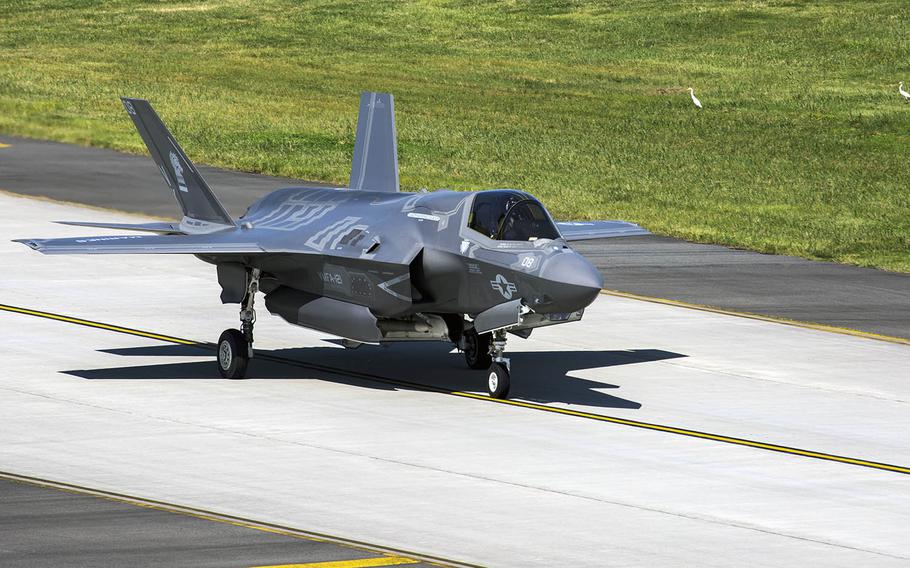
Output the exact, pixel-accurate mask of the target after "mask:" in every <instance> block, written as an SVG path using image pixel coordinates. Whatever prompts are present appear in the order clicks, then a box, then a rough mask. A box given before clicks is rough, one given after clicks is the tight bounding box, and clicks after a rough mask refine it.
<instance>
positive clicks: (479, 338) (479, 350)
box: [464, 329, 493, 369]
mask: <svg viewBox="0 0 910 568" xmlns="http://www.w3.org/2000/svg"><path fill="white" fill-rule="evenodd" d="M492 339H493V337H492V335H490V334H489V333H483V334H478V333H477V332H476V331H474V330H473V329H469V330H467V331H465V332H464V359H465V361H466V362H467V363H468V367H470V368H472V369H486V368H488V367H489V366H490V364H491V363H492V362H493V355H492V354H490V343H491V341H492Z"/></svg>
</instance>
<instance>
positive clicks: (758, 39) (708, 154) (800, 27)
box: [0, 0, 910, 271]
mask: <svg viewBox="0 0 910 568" xmlns="http://www.w3.org/2000/svg"><path fill="white" fill-rule="evenodd" d="M302 4H305V5H302ZM908 30H910V10H908V9H907V4H906V2H905V1H903V0H902V1H896V2H875V3H872V2H864V1H849V2H795V1H779V2H775V1H768V2H758V1H754V2H671V1H659V2H621V1H616V2H600V3H595V2H591V3H588V2H580V1H579V2H573V1H568V0H564V1H553V2H542V1H537V0H535V1H530V0H529V1H527V2H525V1H512V2H505V3H502V4H496V3H489V2H467V1H462V2H415V3H386V2H348V3H339V2H308V3H300V4H298V3H297V2H292V1H286V2H256V3H246V2H240V1H210V2H188V3H169V2H168V3H165V2H135V1H129V2H125V1H124V2H117V1H114V2H89V1H76V0H73V1H68V2H66V1H53V2H51V1H47V2H30V1H17V2H12V3H5V4H3V5H2V6H0V131H3V132H6V133H11V134H21V135H27V136H33V137H40V138H51V139H56V140H63V141H68V142H78V143H84V144H92V145H98V146H106V147H111V148H117V149H121V150H128V151H134V152H145V149H144V148H143V147H142V143H141V140H140V139H139V137H138V136H137V135H136V133H135V132H134V130H133V127H132V125H131V124H130V122H129V120H128V119H127V116H126V114H125V113H124V112H123V109H122V107H121V106H120V103H119V101H118V100H117V97H118V96H119V95H131V96H140V97H146V98H149V99H151V100H152V102H153V104H154V105H155V106H156V107H157V109H158V110H159V112H160V113H161V114H162V116H163V118H164V120H165V122H166V123H168V124H169V126H170V127H171V128H172V130H173V131H174V132H175V135H176V136H177V137H178V139H180V141H181V143H182V144H183V146H184V148H186V149H187V151H188V152H189V154H190V155H191V156H192V157H193V158H194V159H196V160H197V161H199V162H204V163H210V164H215V165H221V166H227V167H232V168H239V169H243V170H248V171H256V172H267V173H270V174H278V175H287V176H296V177H303V178H309V179H318V180H327V181H333V182H343V181H346V179H347V176H348V169H349V167H350V166H349V164H350V157H351V153H352V150H353V139H354V128H355V122H356V115H357V100H358V99H357V96H358V93H359V92H360V91H361V90H366V89H372V90H386V91H391V92H394V93H395V95H396V107H397V109H396V110H397V114H398V116H397V119H398V133H399V142H400V144H399V153H400V164H401V180H402V185H403V186H404V187H405V188H406V189H416V188H418V187H423V186H426V187H430V188H435V187H451V188H456V189H476V188H486V187H519V188H523V189H526V190H529V191H531V192H532V193H535V194H536V195H538V196H539V197H540V198H542V199H543V200H544V202H545V203H546V204H547V206H548V207H549V208H550V209H551V211H552V212H553V213H554V215H555V216H557V217H560V218H622V219H629V220H634V221H637V222H640V223H642V224H644V225H645V226H646V227H648V228H649V229H651V230H653V231H655V232H658V233H661V234H667V235H674V236H679V237H684V238H688V239H694V240H698V241H709V242H718V243H724V244H729V245H736V246H741V247H746V248H751V249H755V250H760V251H767V252H774V253H788V254H796V255H802V256H806V257H811V258H823V259H835V260H838V261H843V262H850V263H856V264H862V265H869V266H879V267H883V268H887V269H892V270H900V271H910V155H908V154H910V104H905V103H904V102H903V101H902V100H901V99H900V97H899V96H898V95H897V92H896V91H897V82H898V80H901V79H903V80H906V81H907V83H908V85H907V87H908V88H910V32H908ZM689 86H693V87H695V89H696V93H697V94H698V96H699V97H700V98H701V99H702V101H703V102H704V104H705V110H704V111H703V112H697V111H696V110H695V109H694V108H693V107H692V105H691V103H690V101H689V97H688V93H687V92H686V91H685V88H686V87H689ZM216 190H217V188H216Z"/></svg>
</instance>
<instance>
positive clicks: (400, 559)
mask: <svg viewBox="0 0 910 568" xmlns="http://www.w3.org/2000/svg"><path fill="white" fill-rule="evenodd" d="M418 562H420V560H414V559H413V558H405V557H404V556H382V557H379V558H361V559H360V560H336V561H334V562H311V563H309V564H276V565H274V566H271V565H270V566H255V567H254V568H367V567H369V566H398V565H400V564H417V563H418Z"/></svg>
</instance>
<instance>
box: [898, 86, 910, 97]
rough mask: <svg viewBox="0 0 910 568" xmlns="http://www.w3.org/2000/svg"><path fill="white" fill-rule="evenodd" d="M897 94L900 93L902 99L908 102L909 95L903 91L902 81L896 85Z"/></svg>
mask: <svg viewBox="0 0 910 568" xmlns="http://www.w3.org/2000/svg"><path fill="white" fill-rule="evenodd" d="M897 92H898V93H900V94H901V96H902V97H904V100H908V101H910V93H908V92H907V91H905V90H904V82H903V81H901V82H900V83H898V85H897Z"/></svg>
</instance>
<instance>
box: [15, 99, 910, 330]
mask: <svg viewBox="0 0 910 568" xmlns="http://www.w3.org/2000/svg"><path fill="white" fill-rule="evenodd" d="M165 118H167V117H165ZM124 128H132V126H131V125H129V123H128V121H126V119H125V118H124ZM0 143H4V144H7V145H8V147H6V148H0V189H3V190H7V191H12V192H16V193H21V194H26V195H38V196H45V197H51V198H53V199H59V200H65V201H73V202H77V203H85V204H89V205H95V206H99V207H107V208H111V209H117V210H121V211H128V212H135V213H144V214H148V215H156V216H160V217H165V218H168V219H177V218H179V215H178V210H177V207H176V204H175V202H174V199H173V196H172V195H170V190H168V189H167V187H166V186H165V184H164V182H163V181H162V179H161V175H160V174H159V173H158V171H157V169H156V168H155V165H154V163H153V162H152V160H151V158H149V157H148V156H131V155H126V154H122V153H119V152H113V151H110V150H101V149H97V148H83V147H79V146H73V145H69V144H58V143H54V142H44V141H37V140H28V139H24V138H14V137H10V136H0ZM187 151H188V152H189V155H190V157H192V155H193V149H192V148H187ZM199 169H200V171H201V172H202V173H203V175H204V176H205V178H206V179H207V180H208V182H209V184H210V185H211V186H212V188H213V189H214V190H215V192H216V194H217V195H218V197H219V198H220V199H221V200H222V201H223V203H224V204H225V206H226V207H227V208H228V209H229V210H230V211H231V213H232V214H234V215H238V216H239V215H241V214H242V213H243V212H244V211H245V210H246V206H247V205H249V203H251V202H252V201H253V200H254V199H256V198H257V197H259V196H261V195H263V194H265V193H267V192H269V191H271V190H273V189H276V188H278V187H283V186H288V185H295V184H299V183H309V182H301V181H300V180H291V179H282V178H271V177H265V176H258V175H253V174H244V173H239V172H231V171H226V170H220V169H216V168H208V167H200V168H199ZM576 248H577V249H578V250H579V251H580V252H582V253H584V254H585V255H587V256H588V257H589V258H590V259H591V260H592V261H593V262H594V263H595V264H596V265H597V266H598V267H599V268H600V269H601V270H602V271H603V273H604V279H605V282H606V286H607V287H608V288H610V289H613V290H620V291H624V292H631V293H635V294H641V295H645V296H653V297H658V298H669V299H673V300H679V301H684V302H691V303H696V304H703V305H709V306H715V307H719V308H726V309H732V310H738V311H746V312H752V313H756V314H764V315H767V316H775V317H782V318H788V319H794V320H801V321H807V322H816V323H822V324H828V325H832V326H840V327H846V328H851V329H857V330H862V331H866V332H871V333H877V334H883V335H890V336H896V337H902V338H907V339H910V276H908V275H904V274H894V273H889V272H884V271H880V270H870V269H865V268H857V267H854V266H844V265H839V264H834V263H825V262H812V261H808V260H804V259H800V258H794V257H786V256H774V255H763V254H758V253H754V252H748V251H741V250H735V249H729V248H726V247H719V246H711V245H700V244H693V243H687V242H685V241H680V240H677V239H669V238H665V237H657V236H649V237H631V238H623V239H602V240H597V241H588V242H584V243H578V244H577V246H576Z"/></svg>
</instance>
